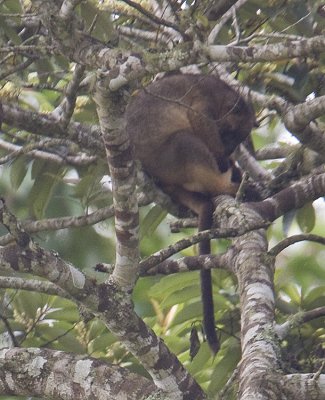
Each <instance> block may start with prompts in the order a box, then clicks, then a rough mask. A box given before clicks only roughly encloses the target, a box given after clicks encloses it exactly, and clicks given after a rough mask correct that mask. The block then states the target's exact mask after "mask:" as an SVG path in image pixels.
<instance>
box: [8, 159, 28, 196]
mask: <svg viewBox="0 0 325 400" xmlns="http://www.w3.org/2000/svg"><path fill="white" fill-rule="evenodd" d="M28 163H29V161H28V160H27V158H26V157H24V156H21V157H18V158H16V159H15V160H14V161H13V163H12V164H11V168H10V183H11V185H12V188H13V189H14V190H18V189H19V187H20V185H21V184H22V182H23V180H24V178H25V176H26V174H27V171H28Z"/></svg>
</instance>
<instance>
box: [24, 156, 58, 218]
mask: <svg viewBox="0 0 325 400" xmlns="http://www.w3.org/2000/svg"><path fill="white" fill-rule="evenodd" d="M38 161H39V160H38ZM34 164H39V165H38V167H37V168H36V167H35V168H34ZM64 171H65V168H63V167H61V166H59V165H57V164H53V163H50V162H46V163H45V162H34V163H33V168H32V174H33V177H34V178H35V180H34V184H33V186H32V189H31V191H30V193H29V197H28V201H29V205H30V212H31V214H32V215H33V216H34V217H36V218H37V219H39V218H43V216H44V214H45V210H46V207H47V205H48V202H49V200H50V199H51V197H52V194H53V190H54V188H55V186H56V185H57V183H58V181H60V180H61V177H62V176H63V175H64Z"/></svg>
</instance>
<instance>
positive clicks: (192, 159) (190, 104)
mask: <svg viewBox="0 0 325 400" xmlns="http://www.w3.org/2000/svg"><path fill="white" fill-rule="evenodd" d="M126 120H127V131H128V133H129V136H130V138H131V140H132V142H133V143H134V148H135V155H136V158H137V159H139V160H140V161H141V163H142V165H143V168H144V170H145V171H146V172H147V173H148V174H149V175H151V176H152V177H154V178H156V179H157V180H158V181H159V183H160V185H161V187H162V188H163V189H164V190H165V191H166V192H167V193H169V194H170V195H171V197H172V198H173V199H174V200H175V201H178V202H179V203H181V204H183V205H185V206H187V207H189V208H190V209H191V210H193V211H194V212H195V213H196V214H197V215H198V217H199V230H204V229H209V228H211V224H212V211H213V208H212V203H211V200H210V199H211V198H212V197H214V196H216V195H219V194H230V195H235V194H236V191H237V189H238V185H239V183H238V179H237V180H236V181H233V179H232V175H233V167H232V165H233V164H232V162H231V161H229V156H230V155H231V153H232V152H233V151H234V150H235V148H236V147H237V146H238V145H239V144H240V143H241V142H243V141H244V140H245V139H246V138H247V136H248V135H249V134H250V132H251V129H252V127H253V126H254V124H255V115H254V112H253V109H252V107H251V105H250V104H248V103H246V102H245V101H244V100H243V98H242V97H241V96H240V95H239V94H238V93H237V92H236V91H235V90H233V89H232V88H230V86H228V85H227V84H226V83H225V82H223V81H222V80H220V79H218V78H216V77H214V76H206V75H190V74H185V75H181V74H177V75H172V76H169V77H166V78H163V79H162V80H160V81H157V82H154V83H152V84H150V85H149V86H147V87H146V88H145V89H144V90H142V91H140V92H139V93H138V94H137V95H136V96H135V97H134V98H133V99H132V100H131V102H130V104H129V105H128V108H127V113H126ZM209 252H210V243H209V241H204V242H201V244H200V254H207V253H209ZM201 281H202V301H203V309H204V328H205V331H206V335H207V339H208V342H209V345H210V347H211V348H212V350H213V351H214V352H216V351H217V350H218V346H219V345H218V343H217V337H216V334H215V328H214V311H213V302H212V289H211V272H210V271H209V270H208V271H201ZM205 297H206V298H205ZM209 314H210V316H209ZM208 318H210V321H208ZM211 330H212V331H213V332H211Z"/></svg>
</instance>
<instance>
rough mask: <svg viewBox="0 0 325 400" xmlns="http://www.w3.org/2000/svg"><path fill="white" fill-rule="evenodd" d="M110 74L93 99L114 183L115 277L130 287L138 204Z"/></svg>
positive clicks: (121, 107) (119, 104)
mask: <svg viewBox="0 0 325 400" xmlns="http://www.w3.org/2000/svg"><path fill="white" fill-rule="evenodd" d="M109 83H110V82H109V78H107V77H102V78H100V79H99V80H98V82H97V87H96V94H95V101H96V104H97V113H98V117H99V122H100V127H101V132H102V137H103V141H104V145H105V150H106V156H107V162H108V166H109V170H110V176H111V179H112V187H113V202H114V208H115V231H116V264H115V269H114V272H113V278H114V280H115V281H116V282H117V283H118V284H119V285H121V286H123V287H125V288H128V289H129V288H132V287H133V285H134V283H135V281H136V279H137V264H138V260H139V250H138V240H139V237H138V226H139V215H138V204H137V199H136V193H135V190H136V174H135V164H134V162H133V157H132V148H131V144H130V141H129V138H128V137H127V134H126V131H125V129H124V121H123V118H122V116H123V111H124V102H123V98H122V95H121V94H120V93H118V92H114V93H113V92H111V91H110V90H109Z"/></svg>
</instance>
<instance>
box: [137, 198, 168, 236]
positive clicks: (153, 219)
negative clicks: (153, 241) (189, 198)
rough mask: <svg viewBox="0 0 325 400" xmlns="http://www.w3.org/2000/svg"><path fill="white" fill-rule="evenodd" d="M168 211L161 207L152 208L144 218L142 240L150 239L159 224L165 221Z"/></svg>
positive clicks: (141, 229) (141, 230)
mask: <svg viewBox="0 0 325 400" xmlns="http://www.w3.org/2000/svg"><path fill="white" fill-rule="evenodd" d="M166 215H167V211H166V210H164V209H163V208H162V207H160V206H159V205H155V206H154V207H152V208H151V209H150V210H149V212H148V213H147V215H146V216H145V217H144V219H143V221H142V223H141V228H140V240H141V239H142V238H143V237H144V236H147V237H150V236H151V235H152V234H153V233H154V232H155V230H156V229H157V227H158V226H159V224H160V223H161V222H162V221H163V220H164V219H165V217H166Z"/></svg>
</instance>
